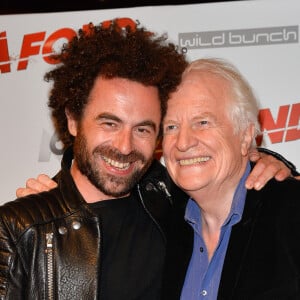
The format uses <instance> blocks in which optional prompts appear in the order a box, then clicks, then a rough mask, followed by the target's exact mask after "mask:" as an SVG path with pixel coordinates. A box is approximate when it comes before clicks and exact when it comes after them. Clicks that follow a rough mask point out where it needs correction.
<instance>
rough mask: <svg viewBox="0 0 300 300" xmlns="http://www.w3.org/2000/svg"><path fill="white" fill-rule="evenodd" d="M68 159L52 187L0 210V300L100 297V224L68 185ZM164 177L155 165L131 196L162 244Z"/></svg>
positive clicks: (166, 205)
mask: <svg viewBox="0 0 300 300" xmlns="http://www.w3.org/2000/svg"><path fill="white" fill-rule="evenodd" d="M69 155H70V154H69V153H68V152H67V153H66V154H65V155H64V159H63V161H62V170H61V171H60V173H59V174H58V187H57V188H55V189H53V190H51V191H49V192H44V193H40V194H38V195H30V196H27V197H24V198H20V199H17V200H15V201H12V202H8V203H6V204H4V205H3V206H1V207H0V299H13V300H18V299H22V300H23V299H30V300H32V299H72V300H76V299H81V300H82V299H100V298H101V297H100V294H101V293H100V291H99V286H98V282H99V278H100V276H101V274H100V273H101V272H100V271H99V260H101V253H100V246H99V245H100V242H101V230H100V223H99V219H98V217H97V216H95V215H94V214H93V212H92V211H91V210H90V209H89V207H88V205H87V203H86V202H85V201H84V200H83V198H82V197H81V195H80V194H79V192H78V190H77V188H76V186H75V184H74V182H73V180H72V177H71V175H70V172H69V167H70V164H71V158H72V157H69ZM166 176H167V175H166V171H165V168H164V167H163V166H162V165H161V164H160V163H159V162H157V161H155V162H154V163H153V164H152V166H151V167H150V169H149V171H148V172H147V173H146V174H145V176H144V177H143V179H142V180H141V182H140V183H139V185H138V186H136V188H135V189H134V191H133V192H134V193H136V194H137V196H138V197H139V199H140V201H141V203H142V205H143V207H144V209H145V211H146V212H147V214H149V216H150V217H151V219H152V220H153V221H154V222H155V224H156V226H157V227H158V228H159V230H160V232H161V235H162V236H163V238H164V241H165V243H166V244H167V239H168V232H169V231H170V224H171V221H170V218H171V217H172V214H169V212H170V209H171V207H172V200H171V198H170V194H169V192H168V190H167V189H166V186H165V184H166V183H165V182H166V180H167V179H166ZM78 241H80V247H79V246H78ZM161 255H165V253H162V254H161ZM147 271H150V272H151V270H147Z"/></svg>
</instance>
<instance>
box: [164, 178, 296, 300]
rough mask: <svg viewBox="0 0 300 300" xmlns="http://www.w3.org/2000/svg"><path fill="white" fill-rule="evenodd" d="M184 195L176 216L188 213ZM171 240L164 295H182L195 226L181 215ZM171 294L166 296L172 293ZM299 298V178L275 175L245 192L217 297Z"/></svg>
mask: <svg viewBox="0 0 300 300" xmlns="http://www.w3.org/2000/svg"><path fill="white" fill-rule="evenodd" d="M185 205H186V198H184V197H180V201H179V205H178V207H177V209H178V211H177V213H178V215H177V217H178V218H179V215H180V214H181V217H182V218H183V216H184V211H185ZM178 222H179V223H178V224H179V225H177V228H176V227H174V237H175V236H176V235H177V241H172V242H170V247H169V249H168V255H167V258H168V259H167V264H166V272H165V283H164V289H163V295H164V297H163V299H172V300H175V299H180V291H181V288H182V285H183V282H184V275H185V272H186V270H187V267H188V262H189V259H190V256H191V253H192V247H193V231H192V229H191V227H190V226H188V225H187V224H184V223H183V222H182V221H181V220H180V219H178ZM167 295H168V296H169V298H168V296H167ZM250 299H251V300H260V299H263V300H289V299H293V300H299V299H300V181H297V180H295V179H288V180H285V181H284V182H278V181H276V180H271V181H270V182H269V183H268V184H267V185H266V186H265V187H264V188H263V189H262V190H261V191H255V190H249V191H248V192H247V197H246V203H245V208H244V212H243V217H242V220H241V221H240V222H239V223H238V224H236V225H234V226H233V228H232V233H231V236H230V240H229V245H228V249H227V253H226V257H225V261H224V267H223V271H222V275H221V281H220V287H219V293H218V300H250Z"/></svg>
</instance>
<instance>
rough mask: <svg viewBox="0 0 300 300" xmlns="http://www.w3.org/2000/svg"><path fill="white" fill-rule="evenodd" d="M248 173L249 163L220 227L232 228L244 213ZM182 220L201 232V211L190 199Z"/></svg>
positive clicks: (249, 169)
mask: <svg viewBox="0 0 300 300" xmlns="http://www.w3.org/2000/svg"><path fill="white" fill-rule="evenodd" d="M250 171H251V167H250V163H248V164H247V167H246V170H245V172H244V175H243V176H242V178H241V180H240V181H239V183H238V186H237V188H236V190H235V192H234V196H233V201H232V204H231V209H230V213H229V215H228V217H227V218H226V220H225V222H224V224H223V226H222V227H224V226H233V225H234V224H236V223H238V222H239V221H240V220H241V218H242V214H243V211H244V206H245V199H246V194H247V189H246V188H245V181H246V179H247V177H248V175H249V174H250ZM184 219H185V221H186V222H188V223H189V224H191V225H193V227H194V226H195V227H196V228H195V229H196V230H197V231H198V230H199V232H201V209H200V208H199V206H198V205H197V203H196V202H195V201H194V200H193V199H192V198H190V199H189V200H188V203H187V206H186V209H185V216H184Z"/></svg>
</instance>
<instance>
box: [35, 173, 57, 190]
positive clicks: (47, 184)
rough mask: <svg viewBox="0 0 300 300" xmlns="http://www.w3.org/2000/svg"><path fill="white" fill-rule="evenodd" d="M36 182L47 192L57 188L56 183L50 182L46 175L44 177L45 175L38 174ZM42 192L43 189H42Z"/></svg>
mask: <svg viewBox="0 0 300 300" xmlns="http://www.w3.org/2000/svg"><path fill="white" fill-rule="evenodd" d="M37 181H38V182H39V183H40V184H41V185H43V186H45V187H47V190H51V189H53V188H55V187H56V186H57V183H56V182H55V181H54V180H52V179H51V178H50V177H49V176H48V175H45V174H40V175H39V176H38V177H37ZM43 191H44V189H43Z"/></svg>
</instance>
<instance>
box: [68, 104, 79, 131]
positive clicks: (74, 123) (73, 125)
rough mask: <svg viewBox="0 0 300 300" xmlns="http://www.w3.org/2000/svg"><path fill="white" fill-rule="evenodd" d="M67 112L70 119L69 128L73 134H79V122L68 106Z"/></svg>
mask: <svg viewBox="0 0 300 300" xmlns="http://www.w3.org/2000/svg"><path fill="white" fill-rule="evenodd" d="M65 114H66V117H67V120H68V129H69V132H70V134H71V135H73V136H76V135H77V126H78V122H77V121H76V120H75V119H74V117H73V115H72V114H71V113H70V112H69V110H68V109H67V108H65Z"/></svg>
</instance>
